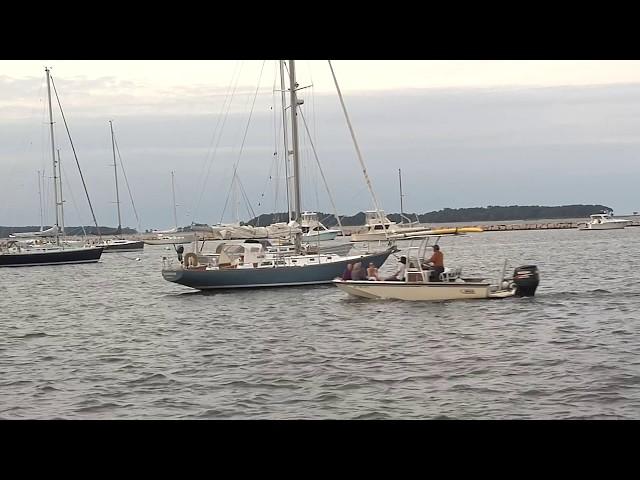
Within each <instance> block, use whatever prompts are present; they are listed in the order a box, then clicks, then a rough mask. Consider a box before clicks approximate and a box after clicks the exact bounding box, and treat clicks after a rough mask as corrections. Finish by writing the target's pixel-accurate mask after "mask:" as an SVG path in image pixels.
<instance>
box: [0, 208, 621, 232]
mask: <svg viewBox="0 0 640 480" xmlns="http://www.w3.org/2000/svg"><path fill="white" fill-rule="evenodd" d="M609 210H611V208H610V207H607V206H606V205H562V206H557V207H543V206H540V205H510V206H507V207H500V206H495V205H489V206H488V207H471V208H443V209H442V210H438V211H434V212H429V213H423V214H418V215H416V214H415V213H405V214H404V216H405V222H406V221H407V218H409V219H410V220H412V221H415V220H416V216H417V218H418V220H419V221H420V223H426V224H429V223H447V222H451V223H455V222H503V221H509V220H540V219H543V218H548V219H562V218H587V217H588V216H589V215H592V214H594V213H599V212H602V211H609ZM317 213H318V218H319V219H320V221H321V222H322V223H324V224H325V225H326V226H327V227H332V226H335V225H337V224H338V222H337V221H336V218H335V217H334V215H333V214H332V213H324V212H317ZM387 216H388V217H389V220H391V221H393V222H397V223H400V222H401V220H402V219H401V217H400V214H399V213H391V214H388V215H387ZM288 218H289V215H288V213H287V212H279V213H264V214H262V215H259V216H257V217H255V218H252V219H251V220H249V221H248V222H246V223H244V222H241V223H242V224H244V225H252V226H254V227H257V226H262V227H263V226H266V225H270V224H272V223H276V222H286V221H287V220H288ZM340 221H341V222H342V224H343V225H344V226H349V227H351V226H357V225H364V222H365V215H364V212H358V213H356V214H355V215H351V216H348V215H345V216H341V217H340ZM198 227H200V228H204V229H206V228H207V227H208V225H206V224H199V223H196V224H194V225H193V226H186V227H184V228H181V229H179V230H181V231H185V232H186V231H191V230H197V229H198ZM47 228H51V227H48V226H47V227H45V229H47ZM38 230H40V226H39V225H38V226H27V227H3V226H0V238H7V237H8V236H9V234H10V233H20V232H36V231H38ZM84 230H85V231H86V232H87V235H97V234H98V231H97V230H96V227H95V226H91V227H84ZM65 232H66V233H67V235H74V236H75V235H82V227H65ZM147 232H148V230H147ZM100 233H101V234H102V235H115V234H117V228H115V227H100ZM121 233H122V234H123V235H132V234H136V233H138V232H137V230H135V229H133V228H127V227H125V228H123V229H122V231H121Z"/></svg>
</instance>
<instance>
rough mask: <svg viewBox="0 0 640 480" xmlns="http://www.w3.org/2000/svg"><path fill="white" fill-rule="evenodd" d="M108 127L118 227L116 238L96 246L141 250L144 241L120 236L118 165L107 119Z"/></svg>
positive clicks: (111, 248)
mask: <svg viewBox="0 0 640 480" xmlns="http://www.w3.org/2000/svg"><path fill="white" fill-rule="evenodd" d="M109 127H110V129H111V148H112V149H113V171H114V175H115V182H116V209H117V211H118V229H117V230H116V238H113V239H108V240H104V241H103V242H101V243H99V244H98V246H100V247H102V248H104V251H105V252H122V251H135V250H142V249H143V248H144V242H143V241H142V240H126V239H124V238H120V237H119V236H120V235H122V219H121V217H120V193H119V191H118V165H117V163H116V147H115V139H114V136H113V122H112V121H111V120H109Z"/></svg>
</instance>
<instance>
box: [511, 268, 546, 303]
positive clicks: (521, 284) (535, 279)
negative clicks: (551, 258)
mask: <svg viewBox="0 0 640 480" xmlns="http://www.w3.org/2000/svg"><path fill="white" fill-rule="evenodd" d="M513 283H514V284H515V286H516V297H533V296H534V295H535V293H536V288H538V284H539V283H540V274H539V273H538V267H536V266H535V265H524V266H522V267H518V268H516V269H515V271H514V272H513Z"/></svg>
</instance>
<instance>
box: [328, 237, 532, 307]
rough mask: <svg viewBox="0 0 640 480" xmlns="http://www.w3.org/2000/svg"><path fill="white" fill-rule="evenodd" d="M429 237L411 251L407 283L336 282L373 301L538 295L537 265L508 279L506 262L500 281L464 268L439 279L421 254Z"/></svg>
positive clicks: (522, 268) (355, 294)
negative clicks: (467, 272)
mask: <svg viewBox="0 0 640 480" xmlns="http://www.w3.org/2000/svg"><path fill="white" fill-rule="evenodd" d="M429 238H430V237H427V238H426V239H425V240H424V241H423V244H422V245H421V246H419V247H409V248H408V249H407V263H406V265H407V269H406V274H405V276H404V279H403V280H400V281H388V280H382V281H371V280H342V279H338V278H337V279H334V281H333V283H334V284H335V285H336V286H337V287H338V288H339V289H340V290H343V291H344V292H347V293H348V294H350V295H353V296H357V297H363V298H371V299H395V300H411V301H437V300H461V299H480V298H506V297H512V296H519V297H524V296H526V297H529V296H530V297H532V296H534V294H535V291H536V288H537V287H538V283H539V274H538V269H537V267H536V266H535V265H525V266H521V267H518V268H516V269H515V271H514V275H513V277H511V278H505V276H504V273H505V271H504V268H506V263H505V266H504V267H503V271H502V275H501V276H500V279H499V280H498V281H497V282H492V281H491V280H489V279H487V278H482V277H475V278H471V277H464V276H463V275H462V269H461V268H445V270H444V272H443V273H441V274H439V275H438V276H436V275H435V272H434V271H433V270H430V269H429V268H428V267H425V265H424V255H421V252H424V251H426V248H427V244H428V242H429ZM438 238H439V237H438ZM436 243H437V241H436Z"/></svg>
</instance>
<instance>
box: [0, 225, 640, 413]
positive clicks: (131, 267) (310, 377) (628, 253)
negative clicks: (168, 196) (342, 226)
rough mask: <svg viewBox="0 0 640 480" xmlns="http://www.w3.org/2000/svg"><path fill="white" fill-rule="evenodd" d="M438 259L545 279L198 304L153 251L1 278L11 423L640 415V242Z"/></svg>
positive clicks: (484, 247)
mask: <svg viewBox="0 0 640 480" xmlns="http://www.w3.org/2000/svg"><path fill="white" fill-rule="evenodd" d="M344 241H345V240H337V241H336V242H344ZM408 245H409V242H402V243H400V244H399V246H400V247H406V246H408ZM440 245H441V247H442V251H443V252H444V255H445V265H447V266H461V267H463V274H467V275H469V276H475V275H477V274H487V275H490V276H491V278H495V279H496V280H497V278H498V277H499V275H500V274H501V272H502V268H503V264H504V261H505V259H506V260H507V265H508V267H507V274H509V273H512V272H513V269H514V268H515V267H517V266H519V265H527V264H535V265H537V266H538V268H539V270H540V279H541V280H540V286H539V288H538V291H537V294H536V296H535V297H534V298H521V299H517V298H510V299H502V300H464V301H450V302H434V303H418V302H413V303H412V302H402V301H381V300H367V299H357V298H353V297H349V296H348V295H346V294H345V293H343V292H341V291H340V290H338V289H337V288H335V287H334V286H333V285H326V286H317V287H294V288H270V289H258V290H234V291H225V292H212V293H201V292H197V291H195V290H191V289H189V288H187V287H183V286H180V285H176V284H172V283H169V282H167V281H165V280H163V278H162V275H161V268H162V256H163V255H166V256H172V255H175V253H174V252H173V250H172V247H169V248H171V249H170V250H167V249H165V247H164V246H148V245H147V246H145V249H144V251H142V252H124V253H109V254H103V256H102V259H101V261H100V263H97V264H86V265H60V266H42V267H25V268H4V269H2V270H1V271H0V319H1V321H0V371H1V372H2V375H1V376H0V418H3V419H24V418H31V419H60V418H64V419H447V418H451V419H604V418H607V419H637V418H640V248H638V245H640V228H626V229H624V230H618V231H593V232H588V231H578V230H575V229H574V230H531V231H508V232H485V233H482V234H473V235H469V236H466V237H458V238H444V239H442V240H441V242H440ZM137 259H139V260H137ZM396 263H397V261H396V258H394V257H390V258H389V260H388V261H387V263H386V264H385V266H384V267H383V269H382V271H383V274H388V273H391V272H392V271H393V270H394V268H395V266H396Z"/></svg>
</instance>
